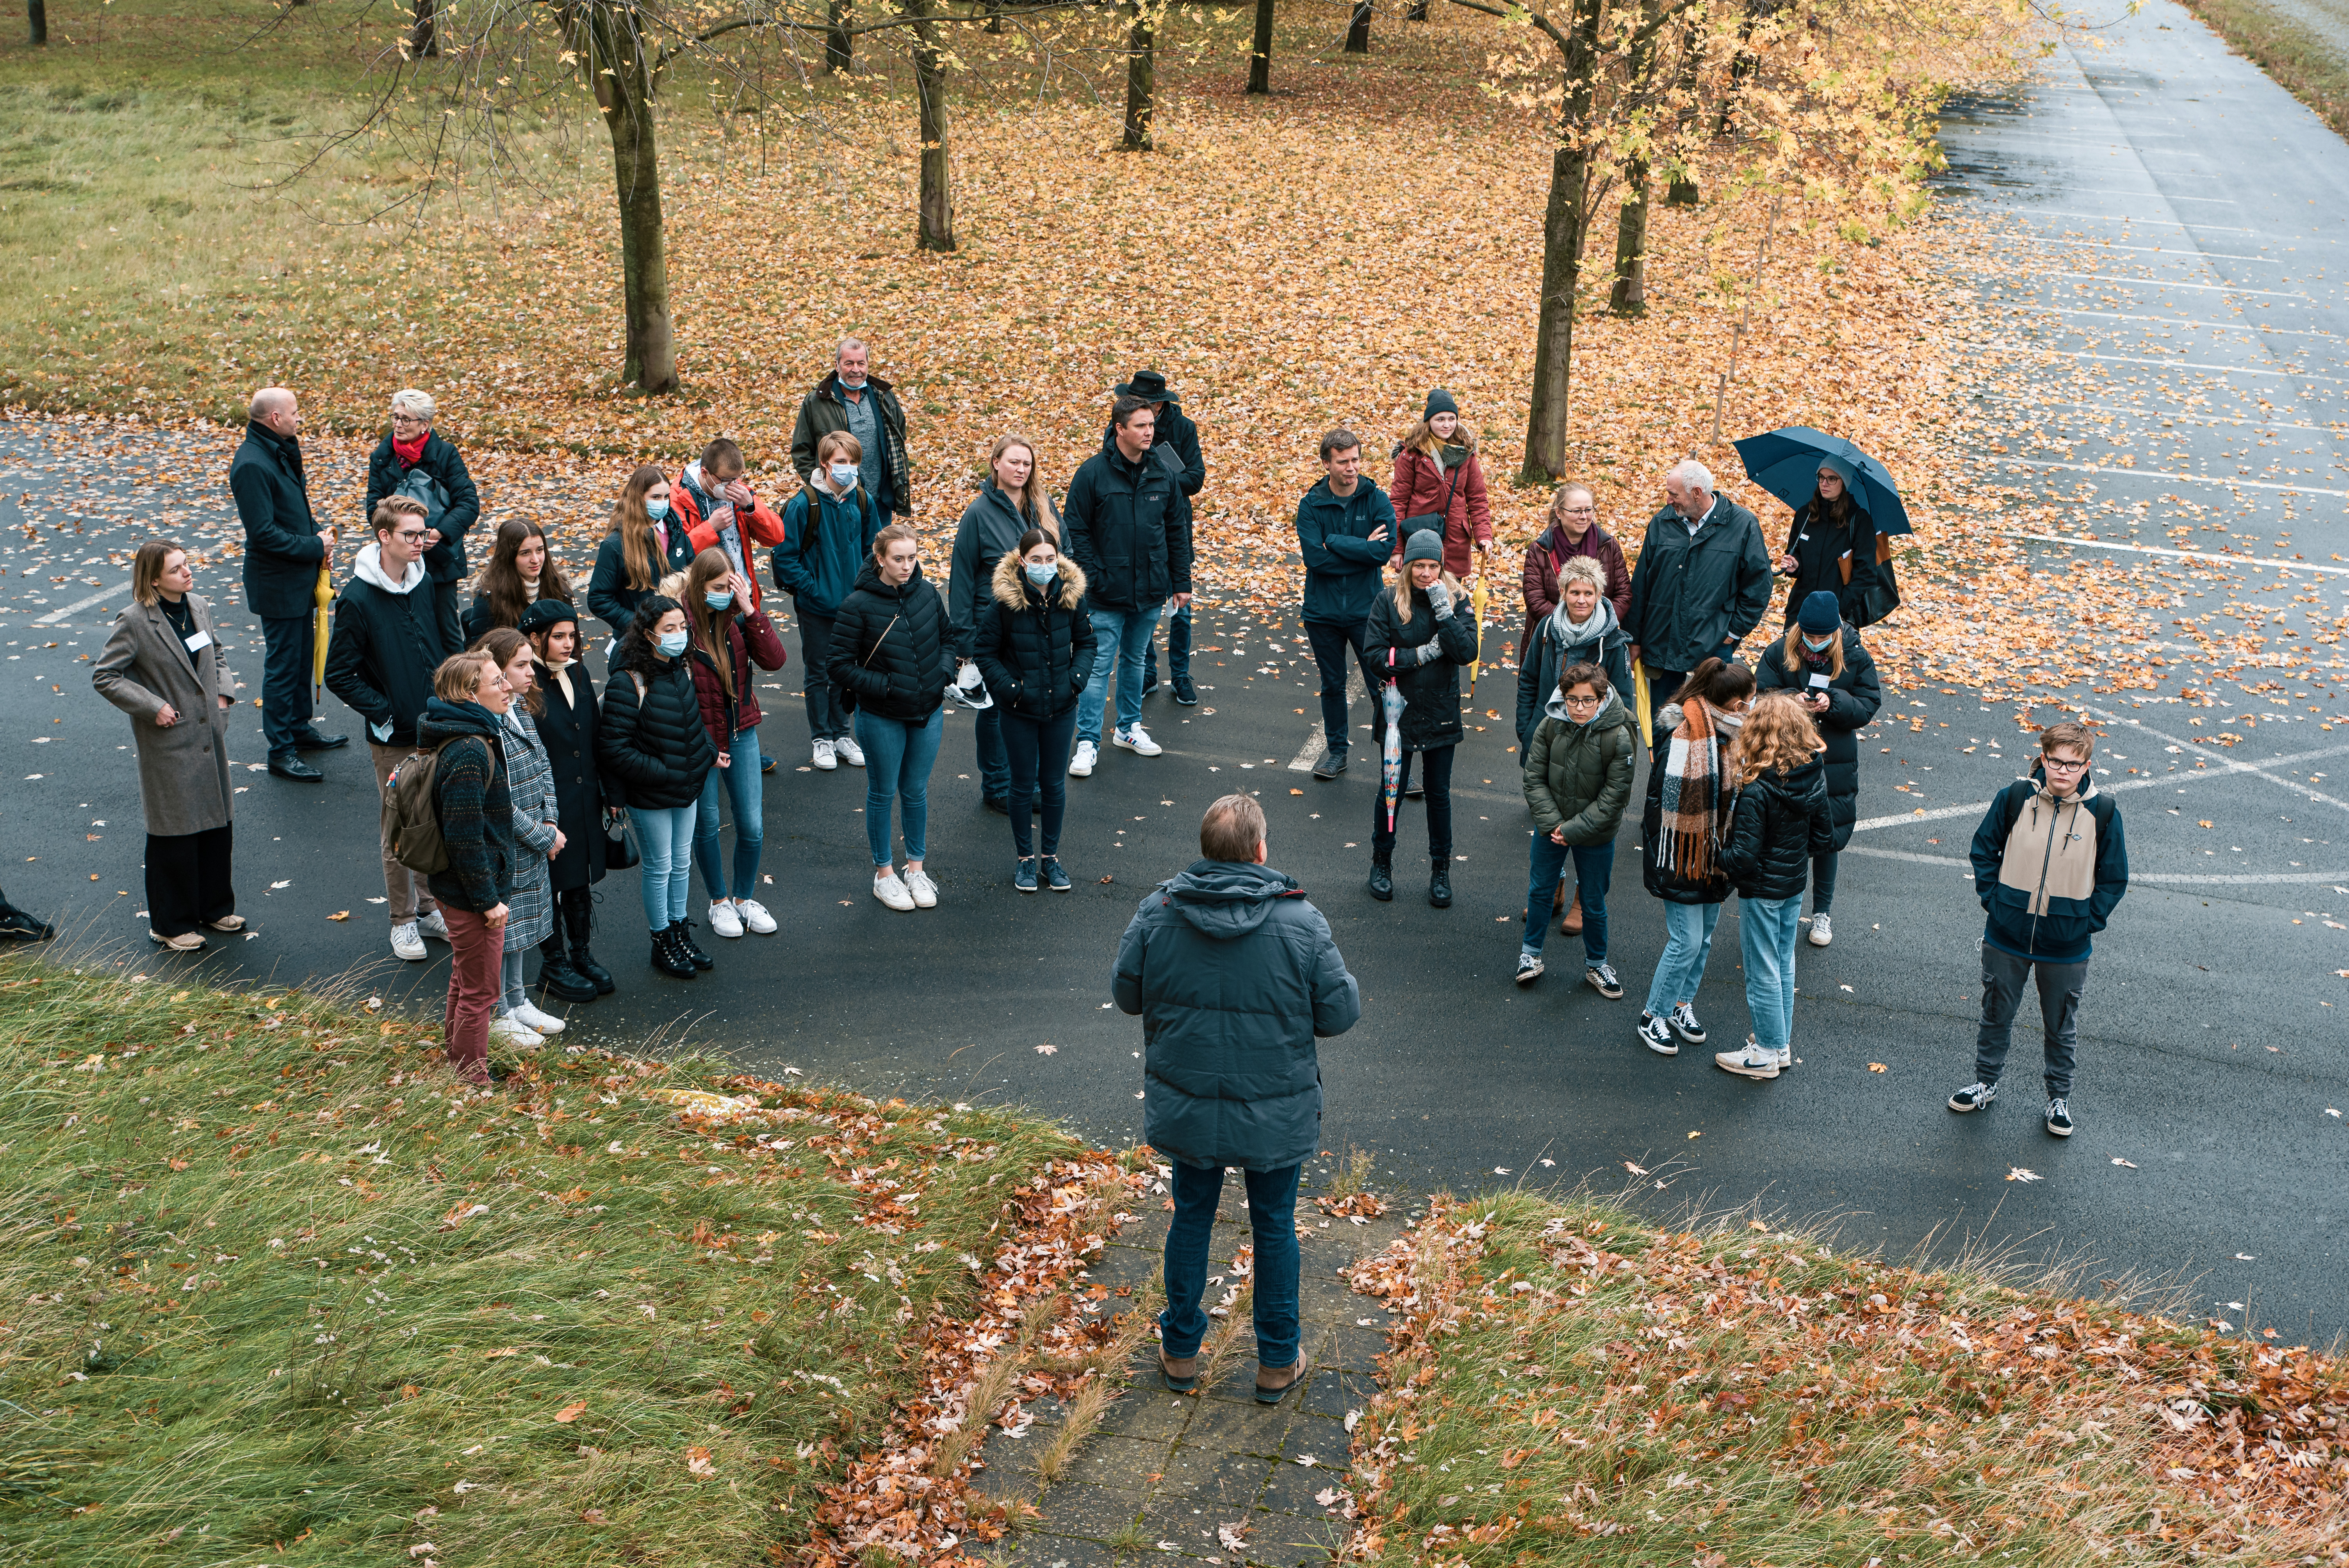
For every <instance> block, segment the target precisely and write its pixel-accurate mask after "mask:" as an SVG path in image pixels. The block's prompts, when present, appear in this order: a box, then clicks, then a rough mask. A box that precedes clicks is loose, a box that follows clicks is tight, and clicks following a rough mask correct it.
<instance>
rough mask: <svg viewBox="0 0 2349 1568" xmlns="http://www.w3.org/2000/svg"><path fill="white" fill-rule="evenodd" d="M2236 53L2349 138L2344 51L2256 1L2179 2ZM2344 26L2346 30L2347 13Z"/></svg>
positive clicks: (2348, 70) (2348, 73) (2348, 61)
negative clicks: (2207, 25)
mask: <svg viewBox="0 0 2349 1568" xmlns="http://www.w3.org/2000/svg"><path fill="white" fill-rule="evenodd" d="M2180 4H2182V5H2185V7H2186V8H2187V9H2188V10H2189V11H2191V12H2193V13H2194V14H2195V15H2197V16H2199V17H2200V18H2201V19H2202V20H2203V21H2205V22H2207V23H2209V26H2210V29H2211V31H2213V32H2215V33H2217V34H2218V35H2219V36H2220V37H2221V38H2224V39H2225V40H2226V41H2227V42H2228V44H2229V45H2230V46H2232V47H2233V48H2234V49H2235V50H2236V51H2237V52H2238V53H2240V54H2241V55H2242V56H2243V57H2245V58H2247V59H2249V60H2250V61H2251V63H2252V64H2253V65H2255V66H2257V67H2260V69H2261V70H2263V71H2265V72H2267V74H2268V75H2269V76H2271V77H2274V78H2275V79H2276V82H2277V84H2278V85H2280V86H2281V87H2282V88H2284V90H2285V91H2287V92H2289V93H2291V94H2292V96H2293V97H2294V98H2298V99H2300V101H2301V102H2302V103H2304V104H2306V105H2307V106H2308V107H2309V108H2313V109H2314V110H2315V111H2316V113H2317V115H2318V116H2319V117H2320V118H2321V119H2323V121H2324V123H2325V124H2327V125H2329V126H2331V127H2332V128H2333V130H2334V131H2335V132H2336V133H2337V134H2339V135H2342V136H2344V137H2349V50H2344V48H2343V47H2342V46H2341V43H2340V42H2339V41H2338V40H2337V39H2331V38H2326V37H2324V36H2321V35H2320V34H2318V33H2316V32H2314V31H2313V30H2312V29H2311V28H2308V27H2306V26H2302V24H2301V23H2300V22H2299V21H2298V20H2296V19H2295V18H2293V17H2291V16H2287V15H2282V14H2280V13H2278V12H2276V11H2273V10H2271V9H2270V8H2269V7H2267V6H2265V5H2261V4H2260V3H2259V0H2180ZM2343 20H2344V26H2349V15H2344V18H2343Z"/></svg>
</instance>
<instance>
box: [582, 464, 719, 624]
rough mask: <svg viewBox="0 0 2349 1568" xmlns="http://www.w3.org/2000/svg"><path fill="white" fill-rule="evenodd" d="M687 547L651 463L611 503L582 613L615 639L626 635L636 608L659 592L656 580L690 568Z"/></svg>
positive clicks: (663, 478) (665, 485) (690, 546)
mask: <svg viewBox="0 0 2349 1568" xmlns="http://www.w3.org/2000/svg"><path fill="white" fill-rule="evenodd" d="M693 553H694V552H693V541H692V540H691V539H690V538H689V537H688V535H687V532H686V528H685V524H684V522H683V521H681V520H679V519H678V518H676V517H674V516H672V515H671V513H670V510H669V499H668V477H667V475H666V474H664V473H662V472H661V471H660V469H658V468H657V467H655V466H654V465H653V464H651V463H647V464H645V465H644V466H643V467H642V468H639V469H637V470H636V472H635V473H632V474H630V475H629V476H628V482H627V483H626V484H625V485H623V486H621V487H620V499H619V500H616V501H615V502H613V503H612V531H610V532H609V533H607V534H605V536H604V542H603V543H602V544H601V545H599V546H597V547H596V550H595V575H594V576H593V577H591V578H590V579H589V580H588V583H587V608H588V609H589V610H590V611H591V612H593V613H594V614H596V615H598V616H600V617H602V619H603V621H604V624H606V625H608V626H610V627H611V628H612V635H613V636H614V637H615V638H620V637H625V636H626V635H627V634H628V627H629V624H631V623H633V622H634V621H635V620H636V606H637V605H638V604H639V603H642V602H643V601H644V599H645V598H646V597H647V595H649V594H651V593H656V592H657V591H658V589H659V587H660V580H661V579H662V578H664V577H666V576H667V575H668V574H669V573H672V572H682V571H684V570H685V569H686V568H687V567H688V566H690V565H692V564H693Z"/></svg>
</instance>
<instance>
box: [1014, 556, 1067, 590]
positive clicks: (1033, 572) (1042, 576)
mask: <svg viewBox="0 0 2349 1568" xmlns="http://www.w3.org/2000/svg"><path fill="white" fill-rule="evenodd" d="M1022 570H1024V571H1025V572H1026V573H1028V581H1029V582H1030V583H1034V584H1036V586H1037V587H1039V588H1041V587H1042V586H1044V584H1045V583H1050V581H1051V580H1052V579H1053V578H1055V577H1058V576H1059V575H1060V574H1061V563H1060V562H1057V561H1056V562H1052V563H1051V564H1050V565H1049V566H1039V565H1037V564H1036V563H1035V562H1029V563H1028V565H1027V566H1025V567H1024V568H1022Z"/></svg>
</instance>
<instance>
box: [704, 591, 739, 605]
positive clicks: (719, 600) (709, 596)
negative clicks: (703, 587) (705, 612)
mask: <svg viewBox="0 0 2349 1568" xmlns="http://www.w3.org/2000/svg"><path fill="white" fill-rule="evenodd" d="M701 602H702V603H705V604H707V605H709V607H710V608H711V609H713V610H723V609H725V608H726V607H727V606H728V605H729V604H731V603H734V591H733V590H732V589H731V588H729V589H728V590H727V591H726V592H725V593H704V594H703V595H702V596H701Z"/></svg>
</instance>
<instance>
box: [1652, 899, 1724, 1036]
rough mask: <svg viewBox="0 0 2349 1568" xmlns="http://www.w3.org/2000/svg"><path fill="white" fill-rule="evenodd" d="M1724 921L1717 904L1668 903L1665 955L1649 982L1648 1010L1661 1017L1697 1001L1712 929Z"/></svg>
mask: <svg viewBox="0 0 2349 1568" xmlns="http://www.w3.org/2000/svg"><path fill="white" fill-rule="evenodd" d="M1720 922H1721V905H1719V904H1717V903H1666V904H1665V905H1664V937H1665V941H1664V955H1663V956H1662V957H1661V958H1659V959H1657V960H1656V977H1655V978H1654V979H1653V980H1651V981H1650V982H1649V983H1648V1009H1647V1010H1648V1011H1649V1012H1650V1013H1651V1014H1653V1015H1654V1016H1657V1017H1659V1018H1661V1017H1662V1016H1664V1015H1665V1014H1666V1013H1669V1012H1671V1010H1672V1008H1673V1007H1675V1006H1678V1005H1679V1004H1681V1003H1682V1002H1693V1001H1695V1000H1696V990H1697V987H1698V986H1700V985H1703V984H1704V961H1705V958H1706V956H1707V955H1708V954H1711V953H1712V952H1713V927H1714V926H1715V925H1717V924H1719V923H1720Z"/></svg>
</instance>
